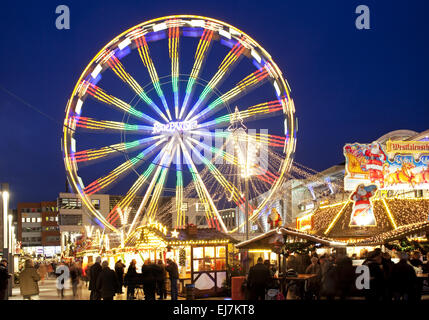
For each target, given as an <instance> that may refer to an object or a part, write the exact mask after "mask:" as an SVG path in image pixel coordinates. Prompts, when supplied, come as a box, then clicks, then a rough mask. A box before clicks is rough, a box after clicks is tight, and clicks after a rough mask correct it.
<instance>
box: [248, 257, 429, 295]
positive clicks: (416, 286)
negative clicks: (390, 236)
mask: <svg viewBox="0 0 429 320" xmlns="http://www.w3.org/2000/svg"><path fill="white" fill-rule="evenodd" d="M398 258H399V261H398V262H397V263H394V262H393V261H392V259H391V256H390V254H389V253H387V252H382V251H381V249H375V250H374V251H371V252H369V253H368V255H367V256H366V257H365V259H364V261H363V263H362V264H363V265H365V266H367V267H368V270H369V288H357V286H356V279H357V277H358V276H359V273H356V269H355V267H354V266H353V261H352V258H350V257H348V256H347V255H335V254H330V255H326V254H325V255H321V256H318V255H317V254H315V253H313V254H312V255H305V254H302V255H289V257H288V258H287V260H286V267H285V270H283V271H284V272H283V276H284V277H285V278H286V279H287V278H288V277H289V278H293V276H294V275H295V276H296V275H297V274H298V273H300V274H302V273H305V274H312V275H315V276H314V277H312V278H310V279H308V281H306V282H304V281H293V280H292V281H288V282H287V285H286V286H285V288H283V290H279V291H283V293H284V294H282V293H279V296H278V299H285V298H286V299H301V298H304V299H309V300H313V299H316V300H318V299H328V300H332V299H336V298H338V299H347V298H350V297H353V296H364V297H365V299H367V300H370V301H391V300H407V301H418V300H421V296H422V289H423V285H424V281H428V280H427V279H425V278H424V277H418V275H419V274H427V273H429V263H428V262H427V261H426V263H424V262H423V260H422V255H421V253H420V252H419V251H414V252H412V253H411V255H410V256H409V255H408V254H407V253H405V252H401V253H400V254H399V256H398ZM427 258H428V260H429V254H428V256H427ZM269 265H270V264H269V262H268V261H265V263H263V260H262V258H259V259H258V261H257V264H255V265H254V266H253V267H251V268H250V270H249V274H248V278H247V293H248V298H249V299H251V300H264V299H265V298H266V297H267V296H266V294H267V291H268V290H269V289H270V288H278V289H280V288H281V281H280V279H281V278H282V276H280V277H278V273H277V272H273V270H272V269H271V270H270V267H269ZM361 290H362V291H361Z"/></svg>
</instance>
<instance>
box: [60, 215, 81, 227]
mask: <svg viewBox="0 0 429 320" xmlns="http://www.w3.org/2000/svg"><path fill="white" fill-rule="evenodd" d="M59 220H60V221H59V225H63V226H81V225H82V215H80V214H61V215H60V219H59Z"/></svg>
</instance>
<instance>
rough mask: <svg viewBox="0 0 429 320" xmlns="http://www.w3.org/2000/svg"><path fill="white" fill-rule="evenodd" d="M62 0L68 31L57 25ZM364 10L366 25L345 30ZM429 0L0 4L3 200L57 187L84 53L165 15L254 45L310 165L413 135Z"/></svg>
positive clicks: (428, 51)
mask: <svg viewBox="0 0 429 320" xmlns="http://www.w3.org/2000/svg"><path fill="white" fill-rule="evenodd" d="M60 4H66V5H68V6H69V7H70V11H71V29H70V30H57V29H56V28H55V19H56V14H55V8H56V6H57V5H60ZM359 4H365V5H368V6H369V8H370V11H371V30H357V29H356V28H355V18H356V16H357V15H356V14H355V8H356V6H358V5H359ZM428 12H429V2H427V1H407V2H405V1H367V0H359V1H285V0H283V1H269V0H265V1H251V0H245V1H233V0H227V1H223V0H217V1H212V2H207V1H166V0H162V1H144V0H140V1H127V0H124V1H110V0H105V1H65V2H63V1H38V2H34V1H31V2H30V1H28V3H25V2H24V1H20V2H12V1H8V2H3V3H2V8H1V11H0V30H1V33H0V41H1V50H0V61H1V62H0V84H1V86H4V87H6V88H7V89H8V90H10V91H12V92H14V93H15V94H17V95H18V96H19V97H21V98H22V99H24V100H26V101H27V102H29V103H31V104H32V105H34V106H36V107H37V108H39V109H40V110H42V111H43V112H45V113H47V114H49V115H50V116H51V117H52V118H53V119H56V120H57V122H54V121H52V120H50V119H48V118H46V117H44V116H42V115H40V114H38V113H36V112H34V111H33V110H30V109H29V108H27V107H26V106H24V105H23V104H22V103H20V102H18V101H17V100H15V99H13V98H12V97H10V96H8V95H6V94H5V93H4V92H3V91H1V90H0V130H1V139H0V150H1V156H0V181H2V182H9V183H10V187H11V192H12V199H11V200H12V203H13V205H15V204H16V202H20V201H26V202H30V201H42V200H50V199H56V197H57V195H58V193H59V192H60V191H63V190H64V184H65V174H64V165H63V160H62V154H61V145H60V141H61V140H60V139H61V132H62V128H61V123H62V121H63V118H64V109H65V105H66V103H67V99H68V98H69V96H70V94H71V92H72V89H73V87H74V84H75V83H76V81H77V79H78V77H79V75H80V73H81V72H82V70H83V69H84V67H85V66H86V65H87V63H88V62H89V61H90V60H91V59H92V57H93V56H94V55H95V54H96V53H97V52H98V51H99V49H101V48H102V47H103V46H104V45H105V44H106V43H107V42H109V41H110V40H111V39H113V38H114V37H115V36H116V35H118V34H120V33H121V32H123V31H124V30H126V29H128V28H130V27H132V26H134V25H136V24H138V23H140V22H143V21H146V20H149V19H152V18H156V17H160V16H165V15H169V14H198V15H205V16H209V17H213V18H216V19H219V20H223V21H225V22H227V23H230V24H232V25H234V26H236V27H237V28H239V29H241V30H243V31H245V32H246V33H247V34H249V35H250V36H251V37H253V38H254V39H255V40H256V41H258V42H259V43H260V44H261V45H262V46H263V47H264V48H265V49H266V50H267V51H268V52H269V53H270V54H271V56H272V57H273V59H274V61H276V63H277V64H278V66H279V67H280V68H281V69H282V70H283V73H284V75H285V76H286V78H287V79H288V82H289V84H290V86H291V88H292V96H293V98H294V101H295V106H296V111H297V116H298V122H299V131H298V140H297V154H296V158H295V159H296V160H297V161H298V162H299V163H302V164H304V165H306V166H309V167H311V168H314V169H316V170H323V169H325V168H327V167H329V166H331V165H334V164H337V163H339V162H342V161H343V155H342V146H343V145H344V144H345V143H347V142H371V141H372V140H375V139H377V138H378V137H380V136H381V135H383V134H385V133H387V132H389V131H391V130H396V129H411V130H415V131H423V130H425V129H428V128H429V126H428V119H429V108H428V106H429V93H428V90H427V86H428V85H429V81H428V75H429V59H428V57H429V44H428V41H427V39H428V31H429V22H428V19H427V13H428Z"/></svg>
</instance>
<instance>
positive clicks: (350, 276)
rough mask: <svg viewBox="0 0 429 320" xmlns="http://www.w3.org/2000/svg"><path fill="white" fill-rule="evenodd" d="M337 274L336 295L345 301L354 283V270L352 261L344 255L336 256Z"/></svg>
mask: <svg viewBox="0 0 429 320" xmlns="http://www.w3.org/2000/svg"><path fill="white" fill-rule="evenodd" d="M336 265H337V272H338V285H337V289H338V295H339V296H340V299H341V300H344V299H346V298H347V297H348V296H350V294H351V290H352V286H353V284H354V283H355V270H354V268H353V261H352V259H350V258H349V257H348V256H346V255H344V256H343V255H341V256H338V257H337V259H336Z"/></svg>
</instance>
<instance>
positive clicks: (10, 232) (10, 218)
mask: <svg viewBox="0 0 429 320" xmlns="http://www.w3.org/2000/svg"><path fill="white" fill-rule="evenodd" d="M12 220H13V216H12V215H11V214H10V215H9V225H8V230H9V233H8V239H9V242H8V244H9V246H8V248H9V253H10V254H11V253H12Z"/></svg>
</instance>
